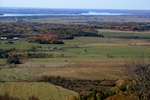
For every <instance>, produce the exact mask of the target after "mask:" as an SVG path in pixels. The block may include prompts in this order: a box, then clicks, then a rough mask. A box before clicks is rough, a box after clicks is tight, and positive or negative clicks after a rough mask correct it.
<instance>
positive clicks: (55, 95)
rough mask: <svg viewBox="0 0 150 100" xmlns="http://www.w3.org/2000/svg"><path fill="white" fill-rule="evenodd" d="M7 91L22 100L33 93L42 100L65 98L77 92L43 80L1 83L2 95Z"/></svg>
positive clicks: (0, 90) (0, 91)
mask: <svg viewBox="0 0 150 100" xmlns="http://www.w3.org/2000/svg"><path fill="white" fill-rule="evenodd" d="M5 92H7V93H8V94H10V95H11V96H13V97H18V98H21V99H22V100H23V99H25V100H27V99H28V97H30V96H32V95H34V96H35V97H38V98H39V99H40V100H65V99H66V97H69V96H72V95H76V94H77V93H75V92H73V91H70V90H67V89H64V88H62V87H59V86H54V85H52V84H49V83H43V82H41V83H37V82H29V83H28V82H4V83H0V95H3V94H4V93H5Z"/></svg>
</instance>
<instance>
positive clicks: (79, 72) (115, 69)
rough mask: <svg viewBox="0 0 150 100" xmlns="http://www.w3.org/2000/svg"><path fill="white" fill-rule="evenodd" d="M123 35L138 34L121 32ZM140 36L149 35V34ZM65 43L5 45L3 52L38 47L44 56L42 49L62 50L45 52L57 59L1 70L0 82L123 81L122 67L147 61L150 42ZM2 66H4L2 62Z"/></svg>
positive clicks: (96, 39)
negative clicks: (58, 79)
mask: <svg viewBox="0 0 150 100" xmlns="http://www.w3.org/2000/svg"><path fill="white" fill-rule="evenodd" d="M105 31H106V30H105ZM108 34H110V33H108ZM115 34H120V32H119V33H115ZM115 34H113V33H112V34H111V35H115ZM122 34H124V35H125V34H131V35H133V34H135V33H134V32H133V33H128V32H127V33H125V32H122ZM137 34H147V35H149V34H148V33H137ZM63 41H64V42H65V44H62V45H60V44H58V45H56V44H36V43H31V44H30V43H27V42H26V41H22V42H21V43H20V45H19V44H18V41H15V42H14V44H12V45H11V46H10V45H7V44H5V43H4V42H5V41H2V43H1V48H10V47H16V48H18V49H25V50H28V49H29V48H30V47H31V46H33V45H34V46H37V45H38V46H41V47H42V48H40V49H38V50H39V51H38V52H43V50H42V49H44V48H47V47H50V46H55V47H61V48H62V50H56V51H45V52H46V53H50V54H53V55H54V58H32V59H28V61H27V62H26V63H25V64H21V65H17V67H16V68H7V67H6V68H2V70H1V71H0V79H1V80H3V81H9V80H11V81H18V80H34V77H37V76H41V75H52V76H62V77H69V78H79V79H104V78H105V79H119V78H122V77H124V75H123V73H122V66H123V65H124V64H125V61H126V60H129V59H132V58H134V57H138V56H141V55H144V56H145V57H146V58H148V57H149V56H150V48H149V47H150V42H149V39H120V38H100V37H75V39H73V40H63ZM85 50H86V52H85ZM61 55H63V56H61ZM0 62H1V63H3V64H4V63H5V62H4V60H3V59H1V60H0ZM7 66H8V67H9V65H7Z"/></svg>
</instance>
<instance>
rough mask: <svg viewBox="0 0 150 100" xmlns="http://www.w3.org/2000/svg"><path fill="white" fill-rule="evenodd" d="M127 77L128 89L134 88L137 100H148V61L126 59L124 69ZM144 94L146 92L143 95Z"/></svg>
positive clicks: (149, 88)
mask: <svg viewBox="0 0 150 100" xmlns="http://www.w3.org/2000/svg"><path fill="white" fill-rule="evenodd" d="M124 72H125V75H126V76H127V78H128V82H129V85H130V86H131V88H130V89H132V90H134V91H135V93H136V95H137V97H138V100H145V99H146V100H149V98H150V61H149V60H146V59H144V57H142V58H136V59H134V60H132V61H127V62H126V64H125V69H124ZM144 94H147V96H146V97H145V96H144Z"/></svg>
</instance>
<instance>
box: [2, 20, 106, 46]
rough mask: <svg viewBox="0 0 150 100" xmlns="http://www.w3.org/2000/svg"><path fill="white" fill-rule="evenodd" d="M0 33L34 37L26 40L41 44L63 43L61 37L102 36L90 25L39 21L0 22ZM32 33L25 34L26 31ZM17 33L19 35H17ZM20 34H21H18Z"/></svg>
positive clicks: (7, 35) (11, 35) (10, 35)
mask: <svg viewBox="0 0 150 100" xmlns="http://www.w3.org/2000/svg"><path fill="white" fill-rule="evenodd" d="M0 27H1V28H0V34H1V36H6V37H14V36H18V37H29V36H32V35H34V33H37V34H35V36H36V37H34V38H31V39H28V40H27V41H28V42H38V43H42V44H63V41H62V39H73V38H74V36H92V37H104V36H103V35H101V34H99V33H98V31H97V30H95V28H94V27H93V26H90V25H63V24H46V23H45V24H41V23H27V22H20V23H5V24H0ZM28 32H30V33H32V35H31V34H30V35H29V34H28V35H27V34H26V33H28ZM18 34H19V35H18ZM20 34H21V35H20Z"/></svg>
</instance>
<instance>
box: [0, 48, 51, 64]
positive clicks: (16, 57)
mask: <svg viewBox="0 0 150 100" xmlns="http://www.w3.org/2000/svg"><path fill="white" fill-rule="evenodd" d="M32 51H35V50H34V49H33V47H31V49H30V50H28V51H25V50H17V49H15V48H11V49H1V48H0V58H2V59H6V60H5V61H6V63H7V64H22V63H24V62H26V61H27V59H28V58H54V55H53V54H49V53H43V52H32Z"/></svg>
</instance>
